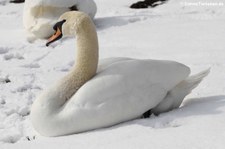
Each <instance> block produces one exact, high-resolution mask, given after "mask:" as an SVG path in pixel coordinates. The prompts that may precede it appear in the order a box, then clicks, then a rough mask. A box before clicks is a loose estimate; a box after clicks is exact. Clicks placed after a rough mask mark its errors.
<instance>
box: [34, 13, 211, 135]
mask: <svg viewBox="0 0 225 149" xmlns="http://www.w3.org/2000/svg"><path fill="white" fill-rule="evenodd" d="M54 29H55V30H56V33H55V34H54V35H53V36H52V37H51V38H50V39H49V41H48V43H47V45H49V44H50V43H52V42H54V41H56V40H58V39H60V38H61V37H64V36H75V35H76V43H77V47H76V50H77V51H76V52H77V55H76V61H75V65H74V66H73V67H72V69H71V71H70V72H69V73H68V74H67V75H66V76H64V77H63V78H62V79H61V80H59V81H58V82H56V84H54V85H53V86H52V87H51V88H49V89H47V90H45V91H44V92H43V93H42V94H41V96H40V97H39V98H38V99H36V100H35V102H34V103H33V106H32V109H31V121H32V124H33V126H34V128H35V129H36V130H37V132H39V133H40V134H42V135H44V136H60V135H67V134H73V133H80V132H84V131H88V130H93V129H97V128H103V127H108V126H112V125H115V124H118V123H121V122H125V121H128V120H132V119H136V118H140V117H141V116H142V114H143V113H145V112H146V111H148V110H149V109H152V112H153V113H155V114H159V113H161V112H166V111H169V110H172V109H174V108H177V107H179V106H180V104H181V102H182V101H183V99H184V97H185V96H186V95H187V94H189V93H190V91H191V90H192V89H193V88H195V87H196V86H197V85H198V84H199V83H200V82H201V80H202V79H203V78H204V77H205V76H206V75H207V74H208V73H209V70H206V71H203V72H201V73H199V74H197V75H194V76H189V73H190V70H189V68H188V67H187V66H185V65H183V64H180V63H177V62H173V61H163V60H150V59H147V60H137V59H130V58H109V59H104V60H101V61H100V63H99V65H98V39H97V33H96V30H95V26H94V24H93V22H92V20H91V19H90V17H89V16H88V15H86V14H85V13H82V12H66V13H64V14H63V15H62V16H61V17H60V18H59V22H58V23H56V25H55V26H54Z"/></svg>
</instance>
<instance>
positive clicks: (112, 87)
mask: <svg viewBox="0 0 225 149" xmlns="http://www.w3.org/2000/svg"><path fill="white" fill-rule="evenodd" d="M110 62H111V63H110ZM103 65H104V66H103ZM103 65H102V64H101V62H100V66H101V70H100V71H98V73H97V75H96V76H95V77H94V78H92V79H91V80H90V81H88V82H87V83H85V84H84V85H83V86H82V87H81V88H80V89H79V90H78V91H77V93H76V94H75V95H74V96H73V97H72V98H71V99H70V100H69V101H68V102H67V103H66V105H65V106H64V107H63V108H62V109H61V110H60V111H61V112H60V115H59V117H64V118H65V117H67V118H70V121H71V123H73V124H76V126H74V128H72V127H67V128H65V129H68V130H67V131H68V132H73V133H76V132H82V131H84V130H90V129H95V128H101V127H106V126H111V125H113V124H116V123H120V122H123V121H126V120H131V119H135V118H137V117H139V116H141V115H142V114H143V113H144V112H145V111H147V110H148V109H151V108H153V107H155V106H156V105H157V104H159V103H160V102H161V101H162V100H163V99H164V97H165V96H166V94H167V92H168V91H169V90H171V89H172V88H174V87H175V86H176V85H177V84H178V83H179V82H181V81H182V80H184V79H185V78H186V77H188V76H189V73H190V70H189V68H188V67H187V66H185V65H183V64H180V63H177V62H172V61H161V60H160V61H158V60H132V59H124V60H122V59H117V60H115V61H114V60H113V59H111V60H109V61H104V62H103ZM63 115H64V116H63ZM68 115H70V116H68ZM77 117H79V119H78V118H77ZM73 118H74V119H73ZM59 123H60V121H59ZM58 126H59V125H58ZM58 126H57V127H58ZM61 127H65V126H64V125H63V124H62V126H61ZM65 129H63V131H65ZM74 129H76V131H75V130H74Z"/></svg>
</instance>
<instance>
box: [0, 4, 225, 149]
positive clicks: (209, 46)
mask: <svg viewBox="0 0 225 149" xmlns="http://www.w3.org/2000/svg"><path fill="white" fill-rule="evenodd" d="M95 2H96V4H97V7H98V12H97V15H96V19H95V24H96V26H97V31H98V36H99V45H100V58H107V57H132V58H140V59H145V58H151V59H167V60H176V61H179V62H181V63H184V64H186V65H188V66H190V67H191V68H192V70H193V73H196V72H199V71H200V70H203V69H206V68H208V67H211V73H210V75H209V76H208V77H207V78H206V79H205V80H204V81H203V82H202V83H201V84H200V86H199V87H198V88H196V89H195V90H194V91H193V93H191V94H190V95H189V96H187V97H186V99H185V101H184V103H183V105H182V107H181V108H179V109H176V110H173V111H171V112H167V113H165V114H161V115H160V116H158V117H154V116H153V117H151V118H149V119H138V120H133V121H130V122H126V123H123V124H119V125H116V126H113V127H111V128H104V129H100V130H95V131H91V132H86V133H81V134H75V135H70V136H63V137H56V138H46V137H42V136H40V135H38V134H37V133H36V132H35V131H34V130H33V127H32V125H31V123H30V120H29V112H30V107H31V105H32V103H33V101H34V100H35V99H36V97H37V96H38V95H39V94H40V92H41V91H42V90H44V89H45V88H47V87H48V86H49V85H50V84H52V83H53V82H55V81H56V80H58V79H59V78H60V77H62V76H63V75H65V74H66V73H67V72H68V70H69V69H70V68H71V66H72V65H73V61H74V57H75V55H74V48H75V45H74V41H73V40H74V39H69V38H67V39H64V40H62V41H59V42H57V43H55V44H53V45H52V46H50V47H45V42H46V41H45V40H37V41H36V42H34V43H29V42H27V40H26V36H25V33H24V30H23V25H22V12H23V5H24V4H10V3H8V1H7V0H0V20H1V21H0V33H1V34H0V39H1V40H0V61H1V63H0V91H1V92H0V148H1V149H11V148H12V149H14V148H23V149H26V148H32V149H35V148H55V149H57V148H68V149H70V148H86V149H88V148H92V149H93V148H98V149H101V148H104V149H105V148H107V149H111V148H117V149H120V148H129V149H136V148H141V149H145V148H146V149H149V148H160V149H164V148H165V149H180V148H182V149H186V148H187V149H190V148H193V149H194V148H198V149H203V148H204V149H211V148H216V149H223V148H224V147H225V142H224V139H225V128H224V124H225V119H224V117H225V83H224V76H225V64H224V54H225V46H224V38H225V28H224V24H225V2H224V1H223V0H214V1H210V0H186V1H185V0H169V1H168V2H167V3H166V4H164V5H161V6H158V7H156V8H154V9H151V8H149V9H142V10H133V9H129V5H131V4H132V3H134V2H136V0H116V1H105V0H96V1H95ZM191 2H192V3H194V5H190V4H191ZM199 2H201V3H207V2H208V3H209V2H214V3H216V2H217V5H211V6H206V5H203V4H201V3H199ZM219 2H220V3H221V5H219V4H218V3H219ZM187 3H189V4H187ZM7 79H8V80H10V81H6V80H7ZM6 82H8V83H6ZM27 137H28V138H29V139H28V138H27ZM28 140H30V141H28Z"/></svg>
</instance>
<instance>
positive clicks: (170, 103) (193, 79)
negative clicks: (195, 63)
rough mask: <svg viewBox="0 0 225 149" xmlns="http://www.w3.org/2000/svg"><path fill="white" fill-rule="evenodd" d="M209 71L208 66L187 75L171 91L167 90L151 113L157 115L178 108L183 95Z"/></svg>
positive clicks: (189, 91)
mask: <svg viewBox="0 0 225 149" xmlns="http://www.w3.org/2000/svg"><path fill="white" fill-rule="evenodd" d="M209 73H210V68H209V69H207V70H204V71H202V72H200V73H198V74H195V75H192V76H189V77H188V78H186V79H185V80H183V81H182V82H180V83H179V84H178V85H176V86H175V87H174V88H173V89H172V90H171V91H169V92H168V93H167V95H166V97H165V99H164V100H163V101H162V102H161V103H159V104H158V105H157V106H156V107H155V108H153V109H152V113H154V114H155V115H158V114H160V113H163V112H167V111H170V110H172V109H175V108H178V107H179V106H180V105H181V103H182V102H183V100H184V97H185V96H186V95H188V94H189V93H191V91H192V90H193V89H194V88H196V87H197V86H198V85H199V83H200V82H201V81H202V80H203V79H204V78H205V77H206V76H207V75H208V74H209Z"/></svg>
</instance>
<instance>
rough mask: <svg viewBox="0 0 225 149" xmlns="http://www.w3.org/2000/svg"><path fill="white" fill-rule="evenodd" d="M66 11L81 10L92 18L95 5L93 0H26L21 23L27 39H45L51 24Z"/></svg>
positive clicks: (50, 33) (94, 12)
mask: <svg viewBox="0 0 225 149" xmlns="http://www.w3.org/2000/svg"><path fill="white" fill-rule="evenodd" d="M67 11H83V12H85V13H87V14H88V15H89V16H90V17H91V18H92V19H93V18H94V16H95V14H96V11H97V7H96V4H95V2H94V1H93V0H26V1H25V6H24V13H23V24H24V28H25V30H26V32H27V39H28V40H29V41H33V40H35V39H37V38H40V39H47V38H49V37H50V36H51V35H52V34H53V33H54V30H53V29H52V26H53V25H54V23H55V22H56V21H57V19H58V18H59V17H60V16H61V15H62V14H63V13H65V12H67Z"/></svg>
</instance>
